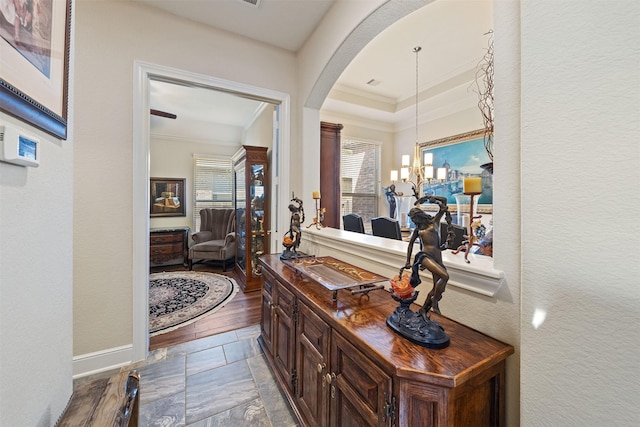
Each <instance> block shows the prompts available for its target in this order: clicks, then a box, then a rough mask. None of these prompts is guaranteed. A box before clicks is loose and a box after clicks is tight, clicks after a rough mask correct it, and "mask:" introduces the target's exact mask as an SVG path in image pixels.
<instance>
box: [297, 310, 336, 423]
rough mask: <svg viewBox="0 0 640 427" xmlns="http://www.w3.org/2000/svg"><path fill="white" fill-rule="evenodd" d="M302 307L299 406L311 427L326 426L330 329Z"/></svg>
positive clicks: (299, 334)
mask: <svg viewBox="0 0 640 427" xmlns="http://www.w3.org/2000/svg"><path fill="white" fill-rule="evenodd" d="M298 304H299V307H298V309H299V311H300V315H299V321H298V334H297V335H298V342H297V345H296V357H297V360H296V367H297V372H298V386H297V390H296V404H297V406H298V408H299V409H300V412H301V413H302V416H303V417H304V419H305V422H306V424H308V425H310V426H326V425H327V416H328V409H329V408H328V401H327V398H328V390H329V387H328V384H327V381H326V375H328V374H329V369H328V359H329V339H330V337H331V329H330V328H329V325H327V324H326V323H325V322H324V321H323V320H322V319H320V317H318V315H317V314H315V313H314V312H313V311H311V310H310V309H309V308H308V307H307V306H306V305H304V304H303V303H301V302H298Z"/></svg>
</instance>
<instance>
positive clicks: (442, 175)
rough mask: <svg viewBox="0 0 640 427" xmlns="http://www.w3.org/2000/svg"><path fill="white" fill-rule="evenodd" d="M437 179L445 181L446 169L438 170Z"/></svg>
mask: <svg viewBox="0 0 640 427" xmlns="http://www.w3.org/2000/svg"><path fill="white" fill-rule="evenodd" d="M438 179H439V180H442V181H446V179H447V168H438Z"/></svg>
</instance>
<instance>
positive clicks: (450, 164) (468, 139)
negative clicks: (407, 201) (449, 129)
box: [420, 129, 493, 213]
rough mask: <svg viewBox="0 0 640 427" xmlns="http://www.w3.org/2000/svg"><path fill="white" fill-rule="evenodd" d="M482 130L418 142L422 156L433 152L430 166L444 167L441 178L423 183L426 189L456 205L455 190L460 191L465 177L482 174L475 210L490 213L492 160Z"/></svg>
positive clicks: (458, 192) (435, 167)
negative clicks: (443, 173)
mask: <svg viewBox="0 0 640 427" xmlns="http://www.w3.org/2000/svg"><path fill="white" fill-rule="evenodd" d="M483 135H484V130H482V129H481V130H477V131H472V132H467V133H463V134H459V135H453V136H450V137H447V138H442V139H438V140H435V141H429V142H425V143H422V144H420V155H421V158H423V159H424V158H425V154H426V153H430V154H431V155H433V168H434V170H437V169H438V168H445V169H446V178H445V179H444V180H439V181H433V182H431V183H429V184H425V185H424V191H425V192H426V193H430V194H434V195H437V196H444V197H446V198H447V204H448V205H450V206H453V205H456V198H455V195H456V194H460V193H462V192H463V188H462V184H463V181H464V178H466V177H470V176H478V177H481V178H482V194H481V195H480V196H479V197H478V198H477V199H476V200H477V203H478V212H484V213H490V212H491V207H492V204H493V177H492V174H493V167H492V166H493V164H492V163H491V160H490V159H489V155H488V154H487V151H486V150H485V147H484V137H483Z"/></svg>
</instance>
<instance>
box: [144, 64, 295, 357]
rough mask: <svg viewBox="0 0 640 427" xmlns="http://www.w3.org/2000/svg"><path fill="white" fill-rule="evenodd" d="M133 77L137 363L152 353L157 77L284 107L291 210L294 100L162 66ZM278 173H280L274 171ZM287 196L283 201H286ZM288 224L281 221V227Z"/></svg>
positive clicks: (283, 189) (284, 166)
mask: <svg viewBox="0 0 640 427" xmlns="http://www.w3.org/2000/svg"><path fill="white" fill-rule="evenodd" d="M133 68H134V71H133V72H134V76H133V153H132V163H133V167H132V169H133V230H132V251H133V267H132V287H133V289H132V304H133V326H132V328H133V331H132V332H133V354H132V359H133V361H139V360H144V359H146V357H147V355H148V352H149V310H148V307H149V303H148V301H149V289H148V286H147V284H148V283H149V256H148V254H149V237H148V236H149V224H150V223H149V212H148V207H149V185H148V182H149V177H150V160H149V159H150V151H151V129H150V121H149V108H150V105H149V99H150V85H149V80H150V79H152V78H156V79H164V80H175V81H182V82H187V83H190V84H194V85H199V86H202V87H206V88H211V89H214V90H216V89H217V90H223V91H226V92H232V93H237V94H239V95H244V96H247V97H250V98H256V99H262V100H270V101H271V102H273V103H274V104H279V119H280V120H279V125H278V135H279V143H278V144H274V146H273V148H272V149H273V150H277V151H278V152H277V153H275V154H276V155H274V156H272V158H273V159H277V160H276V161H277V162H278V164H277V169H276V170H277V171H279V172H278V173H279V174H280V176H278V177H275V176H274V177H273V181H272V182H274V183H277V185H278V187H279V188H278V191H277V192H275V194H276V197H278V205H279V206H287V204H288V199H287V197H286V195H288V194H289V164H290V163H289V162H290V151H291V145H290V114H291V110H290V95H289V94H287V93H283V92H277V91H273V90H269V89H264V88H260V87H256V86H251V85H247V84H243V83H237V82H232V81H229V80H223V79H219V78H216V77H211V76H206V75H202V74H196V73H192V72H188V71H183V70H178V69H175V68H170V67H165V66H162V65H156V64H150V63H146V62H141V61H135V62H134V67H133ZM274 169H275V168H274ZM283 196H284V197H283ZM282 221H283V217H282V216H280V218H279V222H282ZM274 225H275V226H276V229H277V230H282V229H284V226H285V224H274Z"/></svg>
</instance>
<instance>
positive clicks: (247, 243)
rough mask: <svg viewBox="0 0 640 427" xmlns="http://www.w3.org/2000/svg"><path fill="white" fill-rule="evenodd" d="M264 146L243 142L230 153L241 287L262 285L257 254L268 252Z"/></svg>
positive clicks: (237, 261)
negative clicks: (254, 145) (233, 181)
mask: <svg viewBox="0 0 640 427" xmlns="http://www.w3.org/2000/svg"><path fill="white" fill-rule="evenodd" d="M267 150H268V149H267V148H266V147H253V146H247V145H243V146H242V149H241V150H239V152H238V153H236V155H235V156H234V171H235V175H236V176H235V206H236V248H237V251H236V271H237V272H238V275H239V276H240V277H239V283H240V286H241V287H242V289H243V290H244V291H245V292H247V291H252V290H259V289H260V288H261V287H262V277H261V276H262V269H261V266H260V261H259V259H258V258H260V256H262V255H263V254H268V253H269V174H268V171H269V168H268V157H267Z"/></svg>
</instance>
